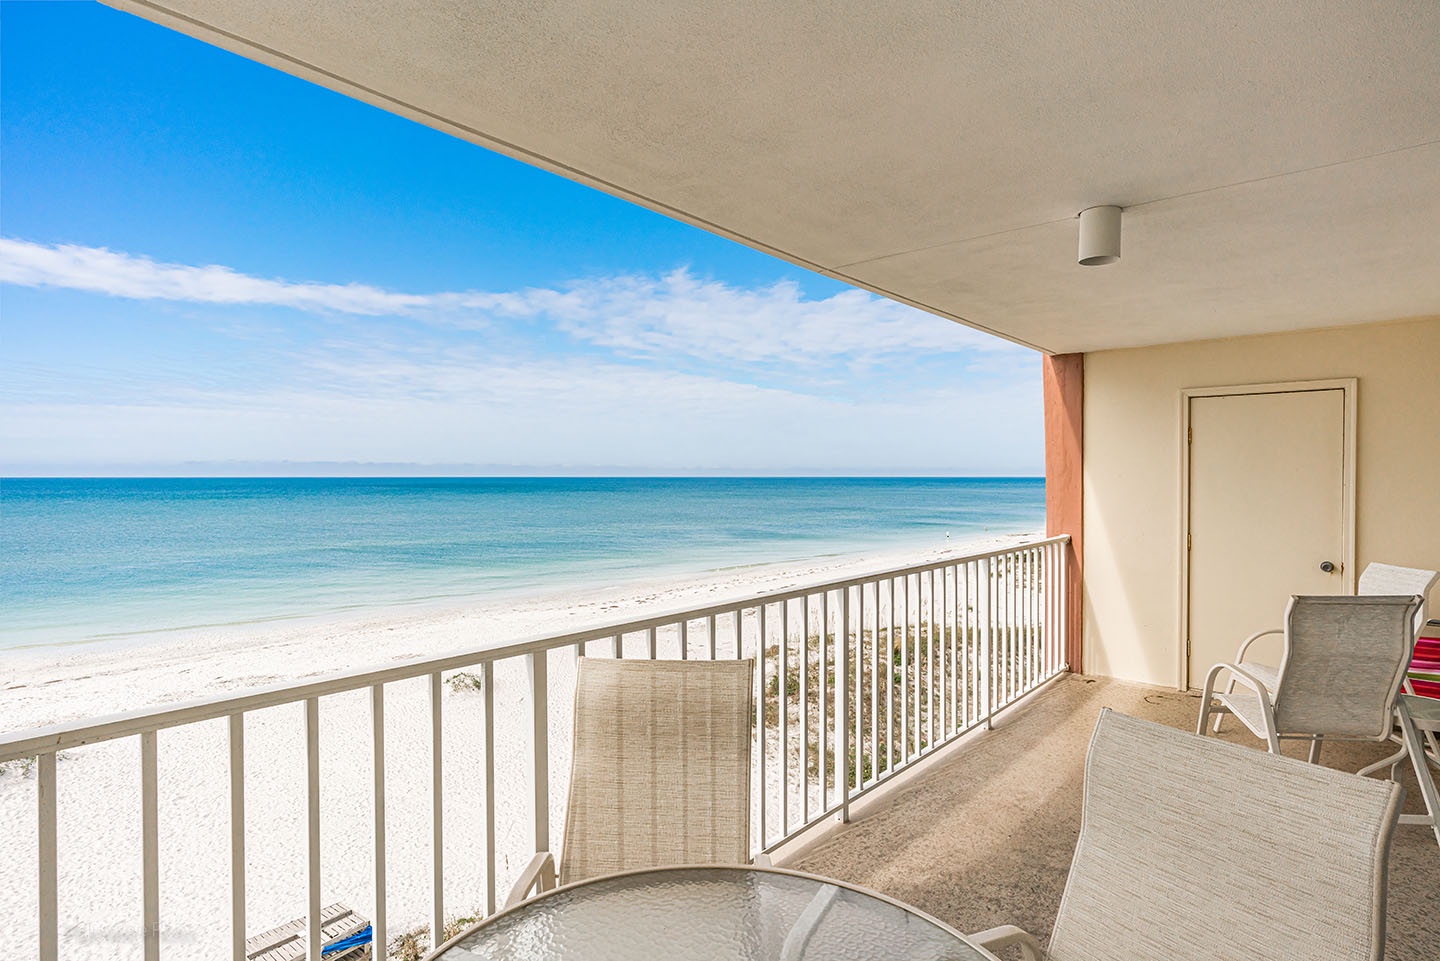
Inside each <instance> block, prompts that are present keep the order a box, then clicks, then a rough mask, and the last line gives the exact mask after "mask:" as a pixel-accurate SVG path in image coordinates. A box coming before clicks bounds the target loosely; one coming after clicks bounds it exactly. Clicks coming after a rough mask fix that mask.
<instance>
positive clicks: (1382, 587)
mask: <svg viewBox="0 0 1440 961" xmlns="http://www.w3.org/2000/svg"><path fill="white" fill-rule="evenodd" d="M1437 580H1440V573H1437V572H1436V571H1427V570H1422V569H1421V568H1418V567H1398V566H1396V565H1394V564H1382V563H1380V562H1379V561H1372V562H1371V563H1369V564H1367V565H1365V570H1363V571H1361V572H1360V579H1359V581H1358V582H1357V583H1356V585H1355V594H1356V596H1357V597H1361V596H1364V597H1374V596H1378V595H1388V596H1391V597H1395V596H1399V595H1404V596H1406V597H1409V596H1410V595H1412V594H1418V595H1420V608H1419V609H1418V610H1417V611H1416V612H1415V634H1416V635H1417V636H1418V635H1419V633H1420V629H1421V628H1422V627H1423V626H1424V625H1425V598H1426V597H1427V596H1428V595H1429V593H1430V589H1431V588H1432V587H1434V586H1435V582H1436V581H1437ZM1283 633H1285V631H1284V629H1283V628H1279V627H1274V628H1270V629H1268V630H1264V631H1257V632H1256V633H1254V634H1251V635H1250V636H1249V637H1247V638H1245V640H1243V641H1241V642H1240V648H1239V650H1237V651H1236V652H1235V660H1234V661H1233V662H1232V663H1234V664H1242V665H1244V667H1245V670H1246V671H1247V672H1248V673H1249V674H1251V675H1252V676H1253V677H1254V678H1255V679H1256V680H1259V681H1260V682H1261V683H1263V684H1264V685H1265V686H1266V687H1267V688H1269V689H1270V692H1271V693H1272V694H1273V693H1274V692H1275V677H1276V673H1277V671H1278V668H1277V667H1276V666H1275V665H1273V664H1262V663H1257V662H1255V661H1249V662H1246V660H1245V655H1246V652H1248V651H1249V650H1250V646H1251V645H1252V644H1254V643H1255V642H1256V641H1258V640H1260V638H1262V637H1268V636H1270V635H1272V634H1283ZM1231 686H1232V687H1233V684H1232V685H1231ZM1405 690H1407V691H1409V692H1410V693H1412V694H1413V693H1414V691H1413V690H1412V689H1411V688H1410V687H1409V686H1408V682H1407V687H1406V688H1405ZM1223 717H1224V716H1223V715H1218V716H1216V718H1215V733H1216V734H1219V733H1220V722H1221V721H1222V720H1223ZM1431 747H1432V748H1434V747H1435V746H1434V745H1433V744H1432V745H1431Z"/></svg>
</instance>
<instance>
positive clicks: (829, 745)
mask: <svg viewBox="0 0 1440 961" xmlns="http://www.w3.org/2000/svg"><path fill="white" fill-rule="evenodd" d="M1068 541H1069V538H1068V537H1067V536H1061V537H1055V538H1050V539H1048V540H1042V541H1037V542H1034V543H1030V544H1025V545H1022V546H1019V547H1014V548H1007V549H1004V550H998V551H992V552H989V553H985V554H974V555H969V556H965V557H959V558H952V559H947V560H943V561H939V562H935V563H929V564H923V565H918V566H913V567H905V568H899V569H894V570H887V571H882V572H880V573H876V574H870V575H866V576H864V577H859V578H853V579H848V580H838V581H832V582H828V583H822V584H815V585H809V586H805V587H799V588H795V589H792V590H788V591H780V592H775V593H770V594H764V595H759V596H754V597H749V598H745V599H743V600H736V601H730V602H726V603H722V604H718V605H714V606H710V607H702V608H695V609H690V610H684V611H674V612H667V613H664V614H659V615H655V616H652V617H646V618H641V619H638V620H633V621H628V622H624V623H617V624H609V625H605V626H601V627H594V628H587V629H585V630H583V631H577V632H574V633H569V634H562V635H555V636H548V637H540V638H532V639H528V640H523V641H519V642H516V643H511V644H506V645H504V646H500V647H493V648H488V649H478V650H469V651H463V652H458V653H453V654H448V655H445V656H441V657H430V658H423V659H417V660H411V661H405V662H401V663H398V664H394V665H391V666H387V667H383V668H376V669H372V670H359V671H351V672H347V673H343V674H336V675H334V676H331V677H326V678H323V679H320V680H313V681H304V682H299V683H291V684H282V685H276V686H273V687H267V688H261V689H256V690H253V691H250V692H247V693H243V694H237V695H232V696H225V697H217V698H213V699H209V700H204V701H197V702H193V703H189V704H182V705H178V706H171V707H160V708H152V709H147V710H141V711H134V712H130V713H127V714H121V715H116V716H113V717H108V718H101V719H96V720H89V721H83V722H77V723H69V724H61V725H56V726H53V727H48V728H36V729H32V730H28V731H19V732H12V733H6V734H3V735H0V763H3V762H6V761H11V760H17V759H23V758H36V759H38V764H37V765H36V766H35V770H36V772H37V776H36V779H37V782H38V791H37V796H38V811H37V841H38V845H37V852H38V866H37V867H38V870H37V874H36V878H37V882H38V891H37V894H38V897H37V899H36V900H37V902H38V926H39V930H38V949H39V950H38V955H39V957H40V959H41V961H56V958H57V957H58V953H59V919H58V910H57V904H58V898H57V887H58V871H57V858H56V850H57V838H58V836H59V824H58V823H57V817H56V812H57V805H56V787H57V784H56V755H57V753H58V752H60V751H62V750H69V749H74V748H79V747H82V746H84V745H88V744H95V743H97V742H102V741H111V740H114V739H118V738H130V737H134V738H138V740H139V742H140V786H141V791H140V794H141V808H142V811H141V820H142V832H141V848H142V850H141V863H142V875H141V886H142V897H141V898H140V905H141V911H142V913H143V917H142V931H143V933H142V940H143V956H144V957H145V958H146V959H147V961H152V959H158V958H159V956H160V930H161V929H160V857H159V855H160V849H159V843H160V842H159V838H160V830H159V828H160V821H159V790H158V781H157V773H156V772H157V759H158V748H157V732H159V731H162V730H166V729H170V728H177V727H182V726H188V725H193V724H197V723H199V722H202V721H207V720H216V719H219V718H225V719H226V720H227V725H228V747H229V757H228V768H229V801H228V804H229V814H230V818H229V820H230V865H229V869H230V903H231V911H230V919H229V926H230V929H231V936H230V943H231V952H232V955H233V958H234V959H235V961H244V959H245V939H246V931H247V920H246V903H247V893H246V874H247V868H246V865H247V859H246V850H245V824H246V814H245V800H246V784H247V782H246V773H245V730H246V717H247V715H249V714H252V713H253V712H256V711H258V710H261V709H264V708H270V707H275V706H278V705H285V704H300V705H303V708H304V711H303V722H302V723H303V729H304V741H305V752H304V757H305V761H304V773H305V787H304V798H305V836H306V842H307V843H306V854H305V864H306V868H307V870H306V880H305V889H306V894H307V897H306V914H307V919H308V929H307V930H308V933H307V941H306V943H307V946H308V956H309V957H311V958H318V957H320V955H321V943H320V937H321V934H320V924H319V919H320V914H321V909H322V898H321V873H320V865H321V844H320V838H321V830H322V824H321V806H320V789H321V775H320V753H321V752H320V710H319V706H320V700H321V699H322V698H326V697H331V696H333V695H336V694H341V693H343V692H351V691H358V692H365V691H368V694H369V710H370V738H369V739H370V753H371V763H372V771H373V778H371V784H372V787H371V794H372V797H371V799H370V800H371V804H372V817H373V827H374V848H373V885H374V896H375V897H374V918H373V921H372V924H373V925H374V931H375V958H376V959H377V961H383V959H384V958H385V954H386V948H387V944H386V941H387V937H388V936H389V935H390V934H391V932H390V931H389V930H388V929H387V917H386V914H387V912H386V904H387V896H386V890H387V887H386V874H387V867H388V861H387V831H386V804H385V802H386V793H387V792H386V775H387V771H386V759H385V742H386V737H385V701H386V687H387V685H391V684H394V683H395V682H398V681H404V680H407V679H412V678H426V679H427V681H428V684H427V688H428V708H429V732H428V733H429V741H430V771H429V777H428V779H426V781H427V787H426V791H427V793H428V802H429V804H428V807H429V821H430V824H429V831H428V835H429V847H430V850H429V851H428V852H427V854H428V859H429V890H430V909H429V911H428V916H429V920H430V924H431V929H430V930H431V931H436V932H438V931H441V930H443V925H444V920H445V917H446V911H445V906H446V903H447V902H446V897H447V891H446V886H445V865H444V850H445V817H444V815H445V811H446V805H445V803H444V802H445V796H444V778H443V776H442V775H443V772H444V755H443V752H442V745H443V737H442V735H443V732H444V729H445V728H444V725H445V716H446V712H445V710H444V703H445V697H444V696H443V694H444V685H443V680H444V676H445V674H446V673H447V672H454V671H459V670H462V669H463V670H466V671H468V672H472V673H473V672H477V671H478V687H479V691H480V694H481V695H482V696H483V715H482V719H481V721H480V726H481V730H482V731H483V738H482V740H483V756H484V759H485V760H484V771H483V779H482V784H483V791H482V797H481V804H482V806H483V811H484V828H483V835H484V854H483V857H484V859H485V861H484V870H483V889H484V890H483V892H479V891H473V890H472V891H469V892H467V893H468V896H469V897H470V898H472V899H473V903H476V904H479V903H483V904H484V910H485V912H486V913H490V912H493V911H494V910H495V907H496V903H497V900H498V891H497V887H496V886H497V883H498V882H499V878H498V877H497V874H498V872H497V865H498V863H499V856H500V852H499V851H498V849H497V843H496V823H497V803H496V794H495V785H496V779H497V774H496V772H497V763H496V751H495V747H496V744H495V705H496V692H497V667H498V668H502V669H503V668H506V667H513V666H515V665H517V664H523V665H524V669H525V675H524V676H525V680H524V682H523V683H524V686H525V688H526V690H525V691H524V692H523V697H522V700H524V701H525V703H526V704H527V706H528V711H527V715H528V716H527V718H526V723H525V729H526V730H527V734H526V737H527V739H528V751H527V755H528V757H527V760H526V761H525V762H524V763H525V764H526V766H527V767H528V770H527V771H526V772H525V775H526V783H527V785H528V791H527V793H528V798H527V799H526V804H525V806H526V807H527V808H528V810H525V811H521V812H507V814H508V813H514V814H515V815H516V816H518V817H521V818H525V819H527V820H528V824H529V831H528V841H530V842H533V850H547V849H549V847H550V843H549V841H550V821H551V811H550V800H551V792H552V787H556V788H558V787H563V785H553V786H552V784H551V775H552V773H553V771H554V770H555V769H556V768H563V765H561V764H557V763H556V760H557V756H559V755H568V745H562V746H559V750H558V752H557V753H556V755H555V756H552V751H551V744H550V740H551V739H550V730H549V729H550V720H551V719H550V713H549V704H550V702H551V699H552V698H553V699H555V701H556V703H560V704H565V705H567V707H568V705H569V703H570V700H569V699H568V698H566V696H565V695H566V692H565V691H563V690H561V689H560V687H561V685H560V684H558V683H556V679H555V678H554V677H552V675H551V672H550V670H549V665H550V660H551V654H552V652H560V653H561V654H562V655H563V654H564V652H566V651H567V650H568V651H569V652H570V654H571V655H572V656H574V657H578V656H580V655H587V656H601V657H622V656H623V657H642V658H652V659H653V658H656V657H660V656H675V657H679V658H707V659H715V658H719V657H725V658H732V657H733V658H741V657H754V658H755V659H756V662H757V667H758V670H757V672H756V674H757V683H758V691H759V694H760V696H759V697H757V698H756V718H755V722H756V744H757V747H759V746H763V750H761V749H757V750H756V751H754V760H753V763H754V765H755V772H754V774H755V776H754V777H753V778H752V784H753V798H752V811H753V817H752V822H753V827H752V832H753V840H752V848H753V850H754V851H756V852H759V851H768V850H771V849H773V848H775V847H778V846H779V845H781V844H783V843H785V842H786V841H788V840H790V839H792V838H794V837H795V836H797V835H798V834H800V833H801V832H802V831H804V830H806V829H807V828H810V827H812V826H814V825H815V824H817V823H819V822H821V821H822V820H824V819H826V818H829V817H839V818H840V819H842V820H843V819H847V818H848V816H849V806H850V804H851V802H852V801H854V800H855V799H856V798H857V797H859V796H860V795H862V794H864V793H865V792H868V791H870V790H871V789H873V788H874V787H876V786H877V785H879V784H882V783H884V782H885V781H886V780H887V779H889V778H890V777H891V776H893V775H894V774H896V773H898V772H899V771H901V770H904V769H905V768H906V767H908V766H910V765H912V764H913V763H914V762H915V761H916V760H918V759H919V758H922V757H924V756H925V755H927V754H929V753H930V752H932V751H934V750H935V749H936V748H938V747H940V746H941V745H943V744H946V743H947V742H949V741H951V740H953V739H954V738H956V737H958V736H959V735H961V734H963V733H964V732H966V731H968V730H971V729H973V728H975V727H976V726H978V725H981V724H988V723H989V721H990V719H991V718H992V717H993V716H994V715H995V713H996V712H997V711H999V710H1001V709H1002V708H1004V707H1006V706H1008V705H1011V704H1013V703H1015V702H1016V701H1017V700H1018V699H1019V698H1021V697H1023V696H1024V695H1025V694H1027V693H1029V692H1030V691H1033V690H1034V689H1035V688H1037V687H1038V686H1040V685H1041V684H1043V683H1044V682H1045V681H1047V680H1048V679H1050V678H1052V677H1054V676H1055V675H1057V674H1059V673H1060V672H1062V671H1064V670H1066V668H1067V665H1066V664H1065V660H1064V651H1065V640H1066V638H1065V625H1066V623H1067V621H1066V609H1067V604H1068V602H1069V599H1068V598H1067V596H1066V569H1065V565H1066V560H1065V558H1066V545H1067V543H1068ZM571 663H573V662H571ZM569 680H570V683H572V684H573V674H571V675H570V676H569ZM407 783H413V782H407ZM81 789H82V790H83V787H81ZM468 800H469V799H467V801H468ZM517 853H519V854H521V855H522V856H523V855H525V854H528V853H530V852H528V851H526V852H517ZM477 854H478V852H477ZM216 920H217V922H218V921H219V919H216ZM432 943H437V942H432Z"/></svg>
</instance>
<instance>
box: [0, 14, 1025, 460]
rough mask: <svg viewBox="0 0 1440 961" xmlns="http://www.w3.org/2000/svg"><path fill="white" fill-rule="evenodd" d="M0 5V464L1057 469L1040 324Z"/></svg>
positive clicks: (71, 18)
mask: <svg viewBox="0 0 1440 961" xmlns="http://www.w3.org/2000/svg"><path fill="white" fill-rule="evenodd" d="M0 21H3V22H0V98H3V100H0V158H3V161H0V474H12V475H13V474H33V473H41V474H78V475H86V474H107V473H115V474H136V473H139V474H148V473H155V474H176V473H178V474H213V473H220V474H226V473H301V474H304V473H429V472H442V473H452V472H458V473H492V472H496V473H508V472H517V471H518V472H522V473H588V472H601V473H655V472H659V473H714V472H725V473H764V474H773V473H779V474H786V473H839V474H850V473H865V474H915V473H919V474H1002V475H1003V474H1039V473H1042V472H1043V450H1042V445H1041V397H1040V359H1039V355H1037V354H1035V353H1033V352H1031V351H1028V350H1025V349H1023V348H1019V347H1015V346H1013V345H1010V344H1008V343H1005V342H1003V341H999V340H997V339H995V338H993V337H989V336H987V335H983V334H980V333H977V332H975V331H972V330H969V329H968V328H965V327H962V326H959V325H956V324H953V323H951V322H949V321H946V320H943V319H941V318H937V317H933V316H931V315H928V314H925V313H923V312H920V311H916V310H913V309H911V308H907V307H903V306H901V305H898V304H895V303H892V302H890V301H886V300H884V299H882V298H879V297H875V296H873V295H871V294H868V293H865V292H863V291H858V290H854V289H851V288H848V287H846V286H844V285H842V284H838V283H836V282H834V281H831V280H827V279H825V278H822V277H818V276H816V275H813V274H810V273H808V272H807V271H804V270H802V269H800V268H797V267H794V266H791V265H789V264H786V263H784V262H782V261H778V260H775V259H773V258H771V257H768V256H766V255H764V254H760V253H757V252H755V251H752V250H750V249H748V248H746V247H743V246H740V245H738V244H735V243H732V242H730V241H727V240H723V239H721V238H718V237H714V236H712V235H709V234H707V233H704V232H703V231H700V230H697V229H695V228H692V227H688V226H685V225H683V224H679V223H676V222H674V221H671V220H668V219H666V218H664V217H661V216H660V215H658V214H654V213H651V212H649V211H646V210H643V209H641V208H639V207H635V206H632V205H630V204H628V203H626V202H624V201H620V200H617V199H615V198H612V197H609V196H607V195H605V194H601V193H598V192H596V191H594V190H591V189H589V188H586V187H581V186H579V185H577V184H574V183H571V182H569V181H566V180H563V179H561V178H558V177H556V176H553V175H550V174H547V173H543V172H541V171H538V170H535V169H533V168H530V167H527V166H525V165H523V164H520V163H518V162H515V161H512V160H508V159H506V158H504V157H501V156H498V155H495V154H492V153H489V152H487V151H485V150H483V149H481V148H479V147H476V146H474V145H472V144H468V143H465V142H463V141H460V140H456V139H453V138H451V137H448V136H446V135H444V134H441V133H438V132H436V131H433V130H431V129H429V128H427V127H423V126H419V125H417V124H414V123H412V122H410V121H407V120H403V119H401V118H398V117H395V116H392V115H390V114H387V113H384V112H383V111H380V110H377V109H375V108H373V107H369V106H366V105H364V104H360V103H358V102H355V101H352V100H349V99H347V98H345V97H342V96H340V95H338V94H335V93H332V92H330V91H327V90H324V89H321V88H319V87H315V86H312V85H310V84H308V83H306V82H304V81H301V80H298V79H296V78H293V77H290V76H288V75H286V74H283V73H279V72H276V71H274V70H271V69H269V68H267V67H263V66H261V65H259V64H255V63H252V62H250V61H248V60H244V59H242V58H240V57H237V56H234V55H232V54H229V53H226V52H224V51H221V50H218V49H216V48H213V47H209V46H207V45H205V44H202V43H200V42H198V41H195V40H192V39H189V38H187V37H184V36H181V35H179V34H175V33H172V32H169V31H167V30H164V29H162V28H160V27H157V26H154V25H152V24H150V23H148V22H146V21H143V20H140V19H137V18H135V17H132V16H129V15H127V14H123V13H119V12H117V11H114V10H111V9H109V8H106V7H102V6H99V5H98V4H91V3H31V2H5V3H3V4H0Z"/></svg>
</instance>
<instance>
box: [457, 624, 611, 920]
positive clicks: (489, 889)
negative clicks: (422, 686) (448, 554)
mask: <svg viewBox="0 0 1440 961" xmlns="http://www.w3.org/2000/svg"><path fill="white" fill-rule="evenodd" d="M615 646H616V649H617V651H618V649H619V646H620V635H618V634H617V635H615ZM615 656H616V657H617V658H618V657H619V656H620V655H619V654H618V653H617V654H616V655H615ZM480 684H481V687H482V688H483V691H482V693H483V694H484V695H485V708H484V710H485V716H484V717H483V718H482V719H481V720H482V722H483V724H484V728H485V734H484V738H485V913H486V914H487V915H490V914H494V913H495V902H496V897H495V663H494V662H493V661H485V662H483V663H482V664H481V665H480Z"/></svg>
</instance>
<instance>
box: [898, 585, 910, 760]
mask: <svg viewBox="0 0 1440 961" xmlns="http://www.w3.org/2000/svg"><path fill="white" fill-rule="evenodd" d="M900 594H901V597H902V599H903V607H902V608H901V612H900V684H901V692H900V760H901V761H902V762H904V761H908V760H910V577H909V575H908V574H907V575H906V576H905V578H904V579H903V581H902V582H901V589H900Z"/></svg>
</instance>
